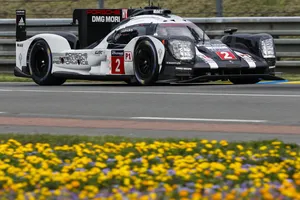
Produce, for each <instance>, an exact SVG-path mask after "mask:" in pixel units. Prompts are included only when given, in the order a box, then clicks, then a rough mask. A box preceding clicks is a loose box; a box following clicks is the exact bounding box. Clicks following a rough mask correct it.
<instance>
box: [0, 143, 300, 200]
mask: <svg viewBox="0 0 300 200" xmlns="http://www.w3.org/2000/svg"><path fill="white" fill-rule="evenodd" d="M0 158H1V159H0V199H30V200H31V199H145V200H146V199H213V200H217V199H228V200H229V199H232V200H235V199H270V200H271V199H300V152H299V147H295V146H293V147H291V146H289V145H286V144H284V143H282V142H280V141H275V142H269V143H264V145H263V146H261V145H259V146H258V145H255V143H251V144H250V143H249V145H239V144H234V145H233V144H230V143H228V142H227V141H215V140H213V141H208V140H198V141H194V142H186V141H179V142H159V141H155V142H148V143H146V142H137V143H131V142H121V143H110V142H108V143H105V144H104V145H98V144H92V143H80V144H74V145H70V146H68V145H64V146H50V145H49V144H47V143H43V144H42V143H36V144H31V143H27V144H24V145H22V144H21V143H19V142H18V141H16V140H13V139H10V140H8V141H5V142H4V141H2V143H1V144H0Z"/></svg>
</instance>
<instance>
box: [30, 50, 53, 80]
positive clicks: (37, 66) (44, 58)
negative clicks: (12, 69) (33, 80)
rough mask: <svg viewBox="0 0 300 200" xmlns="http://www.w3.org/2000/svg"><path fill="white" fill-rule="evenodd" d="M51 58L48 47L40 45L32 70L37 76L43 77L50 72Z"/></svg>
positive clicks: (34, 57) (35, 53)
mask: <svg viewBox="0 0 300 200" xmlns="http://www.w3.org/2000/svg"><path fill="white" fill-rule="evenodd" d="M48 64H49V58H48V54H47V52H46V49H45V48H43V47H38V48H37V49H36V51H35V52H34V56H33V62H32V70H33V72H34V74H35V75H36V76H38V77H39V78H43V77H45V76H46V74H47V73H48Z"/></svg>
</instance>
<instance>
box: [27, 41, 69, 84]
mask: <svg viewBox="0 0 300 200" xmlns="http://www.w3.org/2000/svg"><path fill="white" fill-rule="evenodd" d="M28 66H29V70H30V73H31V77H32V80H33V81H34V82H35V83H36V84H38V85H62V84H63V83H64V82H65V81H66V79H64V78H58V77H54V76H53V75H52V74H51V70H52V53H51V50H50V47H49V45H48V43H47V42H46V41H45V40H43V39H37V40H36V41H34V42H33V44H32V45H31V47H30V50H29V54H28Z"/></svg>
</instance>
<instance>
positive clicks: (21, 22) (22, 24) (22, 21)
mask: <svg viewBox="0 0 300 200" xmlns="http://www.w3.org/2000/svg"><path fill="white" fill-rule="evenodd" d="M24 25H25V22H24V19H23V17H21V18H20V20H19V22H18V26H24Z"/></svg>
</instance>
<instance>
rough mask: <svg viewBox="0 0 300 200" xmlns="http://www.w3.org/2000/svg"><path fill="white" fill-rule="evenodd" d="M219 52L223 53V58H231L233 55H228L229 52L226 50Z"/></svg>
mask: <svg viewBox="0 0 300 200" xmlns="http://www.w3.org/2000/svg"><path fill="white" fill-rule="evenodd" d="M221 54H223V55H224V58H225V59H233V57H232V56H230V55H229V53H228V52H226V51H222V52H221Z"/></svg>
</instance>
